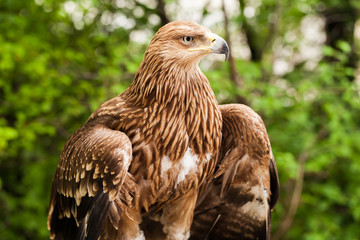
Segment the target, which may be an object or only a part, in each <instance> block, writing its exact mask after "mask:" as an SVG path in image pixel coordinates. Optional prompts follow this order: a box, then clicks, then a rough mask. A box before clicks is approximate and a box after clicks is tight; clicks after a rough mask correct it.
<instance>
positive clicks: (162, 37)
mask: <svg viewBox="0 0 360 240" xmlns="http://www.w3.org/2000/svg"><path fill="white" fill-rule="evenodd" d="M209 53H218V54H225V60H226V59H227V58H228V55H229V47H228V44H227V43H226V41H225V40H224V39H222V38H221V37H219V36H218V35H216V34H214V33H212V32H211V31H210V30H209V29H208V28H206V27H204V26H201V25H199V24H197V23H194V22H189V21H175V22H170V23H168V24H166V25H165V26H163V27H161V28H160V29H159V31H158V32H157V33H156V34H155V36H154V37H153V39H152V40H151V42H150V44H149V47H148V49H147V50H146V53H145V57H146V56H147V55H149V56H156V58H160V59H161V60H162V62H163V63H165V64H166V63H176V64H177V65H178V66H183V67H189V66H197V65H198V63H199V61H200V59H201V58H202V57H204V56H206V55H208V54H209Z"/></svg>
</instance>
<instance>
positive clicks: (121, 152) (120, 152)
mask: <svg viewBox="0 0 360 240" xmlns="http://www.w3.org/2000/svg"><path fill="white" fill-rule="evenodd" d="M115 154H116V155H123V160H124V163H123V164H124V167H125V168H128V167H129V164H130V162H129V161H130V158H131V156H130V155H129V154H128V153H127V152H126V151H125V150H124V149H120V148H116V149H115Z"/></svg>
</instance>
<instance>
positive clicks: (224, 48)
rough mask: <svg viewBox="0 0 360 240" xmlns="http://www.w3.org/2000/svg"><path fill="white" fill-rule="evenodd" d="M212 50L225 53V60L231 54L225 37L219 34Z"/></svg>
mask: <svg viewBox="0 0 360 240" xmlns="http://www.w3.org/2000/svg"><path fill="white" fill-rule="evenodd" d="M212 50H213V53H218V54H225V61H227V60H228V59H229V55H230V50H229V46H228V44H227V42H226V41H225V40H224V39H223V38H221V37H219V36H217V43H216V45H215V46H214V47H213V49H212Z"/></svg>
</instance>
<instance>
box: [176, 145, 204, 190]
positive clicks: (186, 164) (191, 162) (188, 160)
mask: <svg viewBox="0 0 360 240" xmlns="http://www.w3.org/2000/svg"><path fill="white" fill-rule="evenodd" d="M198 162H199V158H198V156H197V155H196V154H192V152H191V148H189V147H188V149H187V150H186V152H185V154H184V157H183V158H182V159H181V161H180V163H179V164H178V166H177V168H178V171H179V173H178V177H177V182H176V185H178V184H179V183H180V182H182V181H184V180H185V177H186V175H188V174H189V173H190V172H191V171H194V172H195V171H196V170H197V166H198V165H197V164H198Z"/></svg>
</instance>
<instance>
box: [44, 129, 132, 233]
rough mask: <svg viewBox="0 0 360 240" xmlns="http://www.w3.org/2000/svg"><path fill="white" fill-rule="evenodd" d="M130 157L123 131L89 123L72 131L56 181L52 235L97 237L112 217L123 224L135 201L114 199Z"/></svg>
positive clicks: (54, 182)
mask: <svg viewBox="0 0 360 240" xmlns="http://www.w3.org/2000/svg"><path fill="white" fill-rule="evenodd" d="M131 159H132V148H131V142H130V140H129V138H128V137H127V136H126V135H125V134H124V133H122V132H119V131H115V130H111V129H108V128H105V127H103V126H98V125H95V124H93V125H91V124H87V125H85V126H83V127H82V128H80V129H79V130H78V131H76V132H75V133H74V134H73V136H72V137H71V138H70V139H69V140H68V142H67V144H66V145H65V147H64V150H63V152H62V154H61V156H60V162H59V166H58V169H57V171H56V174H55V177H54V181H53V190H52V196H51V202H50V210H51V211H49V217H48V227H49V229H50V232H51V236H52V238H53V239H85V238H86V239H97V238H98V237H99V236H100V235H101V234H102V231H103V226H104V224H105V221H107V220H109V221H110V222H111V224H112V225H113V226H114V228H118V221H119V219H120V214H121V209H123V208H124V206H125V205H127V204H129V203H130V202H131V200H128V199H126V200H125V201H124V202H123V203H122V205H118V204H116V203H114V202H113V200H114V199H115V198H116V196H117V195H118V194H119V192H121V191H122V188H123V183H124V181H125V178H126V176H127V171H128V167H129V165H130V162H131ZM126 191H128V190H126ZM134 191H135V189H132V190H131V191H129V192H134ZM126 194H127V193H126ZM126 194H125V195H126ZM120 195H121V194H120ZM120 198H121V196H120ZM125 198H126V197H125Z"/></svg>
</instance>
